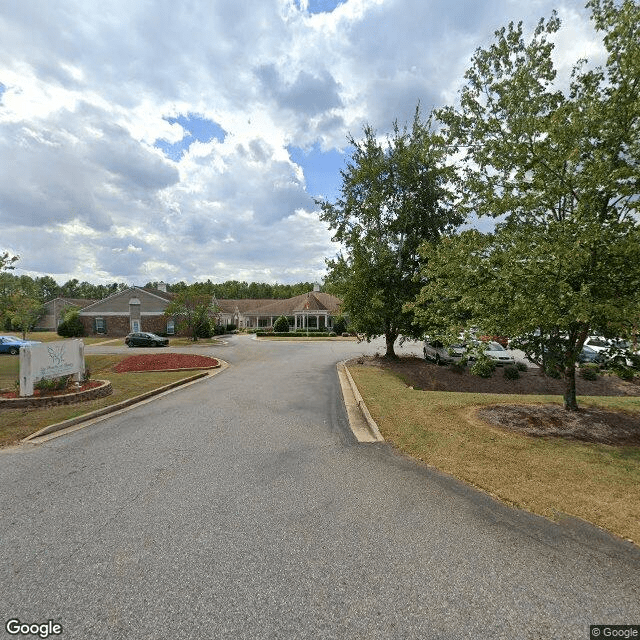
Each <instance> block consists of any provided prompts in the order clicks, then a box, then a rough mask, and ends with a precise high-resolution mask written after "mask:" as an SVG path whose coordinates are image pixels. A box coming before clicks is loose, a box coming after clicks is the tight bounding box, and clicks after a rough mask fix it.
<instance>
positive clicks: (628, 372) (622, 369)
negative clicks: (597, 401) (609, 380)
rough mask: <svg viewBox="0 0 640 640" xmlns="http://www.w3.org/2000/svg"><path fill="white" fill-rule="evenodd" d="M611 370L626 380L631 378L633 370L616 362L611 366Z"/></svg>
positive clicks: (628, 380)
mask: <svg viewBox="0 0 640 640" xmlns="http://www.w3.org/2000/svg"><path fill="white" fill-rule="evenodd" d="M611 370H612V371H613V372H614V373H615V374H616V375H617V376H618V378H621V379H622V380H626V381H627V382H630V381H631V380H633V376H634V371H633V369H632V368H631V367H627V365H622V364H618V365H616V366H614V367H612V368H611Z"/></svg>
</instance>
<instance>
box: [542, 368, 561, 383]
mask: <svg viewBox="0 0 640 640" xmlns="http://www.w3.org/2000/svg"><path fill="white" fill-rule="evenodd" d="M544 375H545V376H547V377H548V378H554V379H555V380H559V379H560V378H562V374H561V373H560V371H558V369H557V367H554V366H553V365H548V366H547V368H546V369H545V370H544Z"/></svg>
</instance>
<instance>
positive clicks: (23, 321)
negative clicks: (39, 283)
mask: <svg viewBox="0 0 640 640" xmlns="http://www.w3.org/2000/svg"><path fill="white" fill-rule="evenodd" d="M8 313H9V318H10V319H11V324H12V326H13V327H15V328H16V329H20V331H22V338H23V339H26V337H27V333H28V332H29V331H31V329H33V327H34V325H35V323H36V322H37V321H38V319H39V318H40V317H41V316H42V314H43V313H44V307H43V306H42V303H41V302H40V300H38V298H37V297H35V296H33V295H31V294H29V293H26V292H24V291H16V292H14V293H13V294H11V296H10V297H9V309H8Z"/></svg>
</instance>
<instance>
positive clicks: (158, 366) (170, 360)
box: [114, 353, 220, 373]
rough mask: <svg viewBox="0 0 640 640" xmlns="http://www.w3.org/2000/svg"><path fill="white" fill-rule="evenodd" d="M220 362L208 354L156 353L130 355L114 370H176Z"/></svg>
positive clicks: (124, 371)
mask: <svg viewBox="0 0 640 640" xmlns="http://www.w3.org/2000/svg"><path fill="white" fill-rule="evenodd" d="M219 364H220V363H219V362H218V361H217V360H216V359H215V358H209V357H208V356H199V355H191V354H185V353H154V354H141V355H136V356H129V357H128V358H125V359H124V360H121V361H120V362H119V363H118V364H117V365H116V366H115V367H114V370H115V371H116V372H117V373H127V372H129V371H174V370H176V369H209V368H211V367H217V366H218V365H219Z"/></svg>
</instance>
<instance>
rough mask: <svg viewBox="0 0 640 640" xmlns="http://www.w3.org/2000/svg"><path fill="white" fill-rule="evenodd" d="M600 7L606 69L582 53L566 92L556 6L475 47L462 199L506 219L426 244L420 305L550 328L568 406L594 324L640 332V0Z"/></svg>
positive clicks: (438, 320) (444, 117)
mask: <svg viewBox="0 0 640 640" xmlns="http://www.w3.org/2000/svg"><path fill="white" fill-rule="evenodd" d="M587 6H588V7H589V8H590V9H591V11H592V20H593V23H594V25H595V28H596V29H597V30H598V31H600V32H603V36H604V38H603V39H604V45H605V47H606V49H607V52H608V58H607V62H606V66H605V67H604V68H599V67H590V66H589V65H588V63H587V61H578V62H577V63H576V64H575V66H574V68H573V72H572V76H571V80H570V82H569V84H568V88H567V90H566V91H562V90H561V89H560V86H561V84H560V83H559V82H558V79H557V77H556V70H555V69H554V66H553V60H552V50H553V45H552V43H551V41H550V36H551V35H552V34H554V33H556V32H557V31H558V29H559V28H560V22H559V20H558V18H557V16H556V15H555V14H553V15H552V16H551V18H550V19H549V20H547V21H544V20H542V21H540V23H539V24H538V26H537V28H536V30H535V31H534V33H533V36H532V37H531V39H530V41H529V42H525V39H524V37H523V29H522V25H521V24H519V25H514V24H513V23H512V24H509V26H508V27H506V28H503V29H501V30H499V31H497V32H496V41H495V43H494V44H492V45H491V46H490V47H489V48H487V49H478V50H477V51H476V53H475V55H474V57H473V60H472V66H471V68H470V69H469V70H468V71H467V73H466V76H465V77H466V80H467V84H466V85H465V87H464V88H463V90H462V93H461V100H460V105H459V107H458V108H455V107H448V108H445V109H443V110H441V111H439V112H438V117H439V118H440V120H441V121H442V123H443V124H444V126H445V134H446V135H447V139H448V142H449V144H451V145H452V146H453V148H454V150H463V149H465V150H466V156H465V158H464V160H463V162H462V169H461V171H460V173H459V174H458V178H459V180H458V188H459V193H460V203H459V206H460V207H461V209H462V210H464V211H466V212H474V213H476V214H478V215H485V216H493V217H500V223H499V224H498V225H497V227H496V231H495V233H491V234H486V235H484V234H478V233H467V234H463V235H462V236H460V237H458V238H452V239H451V240H450V241H449V242H447V243H444V244H443V245H442V247H440V248H436V249H434V248H425V249H424V255H425V259H426V266H425V267H424V269H423V272H422V277H423V282H424V284H425V285H426V286H425V287H424V289H423V290H422V293H421V295H420V296H419V298H418V301H417V306H416V308H415V310H416V313H417V316H418V318H419V320H420V324H421V326H423V327H428V326H436V325H437V326H440V327H441V328H442V326H443V325H444V324H449V325H450V326H452V327H453V326H455V325H456V323H459V321H460V318H461V317H466V318H467V319H469V321H472V322H474V323H475V324H478V325H482V326H483V329H484V330H485V331H487V332H492V333H493V332H505V333H507V334H508V335H516V336H517V335H522V334H529V335H532V334H533V332H534V331H537V333H538V334H539V335H540V337H541V338H542V340H543V341H544V339H545V337H546V338H548V342H547V345H546V346H547V348H548V350H549V352H550V355H551V358H550V362H551V364H552V366H553V367H555V369H556V370H557V371H558V372H560V373H561V374H562V375H563V376H564V378H565V381H566V391H565V407H566V408H567V409H576V408H577V402H576V396H575V363H576V358H577V356H578V354H579V352H580V350H581V348H582V345H583V343H584V341H585V339H586V337H587V336H588V335H589V333H590V332H594V331H598V332H605V333H606V332H608V333H625V332H628V331H630V329H631V325H632V324H633V322H635V321H637V318H638V311H639V309H640V297H639V295H640V252H639V251H640V231H639V227H638V217H637V213H638V179H639V173H640V169H639V159H640V153H639V152H640V146H639V145H640V97H639V89H640V33H639V31H638V25H639V24H640V5H638V3H637V2H633V1H632V0H624V1H623V2H622V3H615V2H613V0H591V1H590V2H589V3H588V5H587ZM445 296H446V297H448V298H450V300H451V304H450V306H449V309H450V311H449V312H447V310H446V307H445V306H444V305H443V304H442V300H443V297H445Z"/></svg>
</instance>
